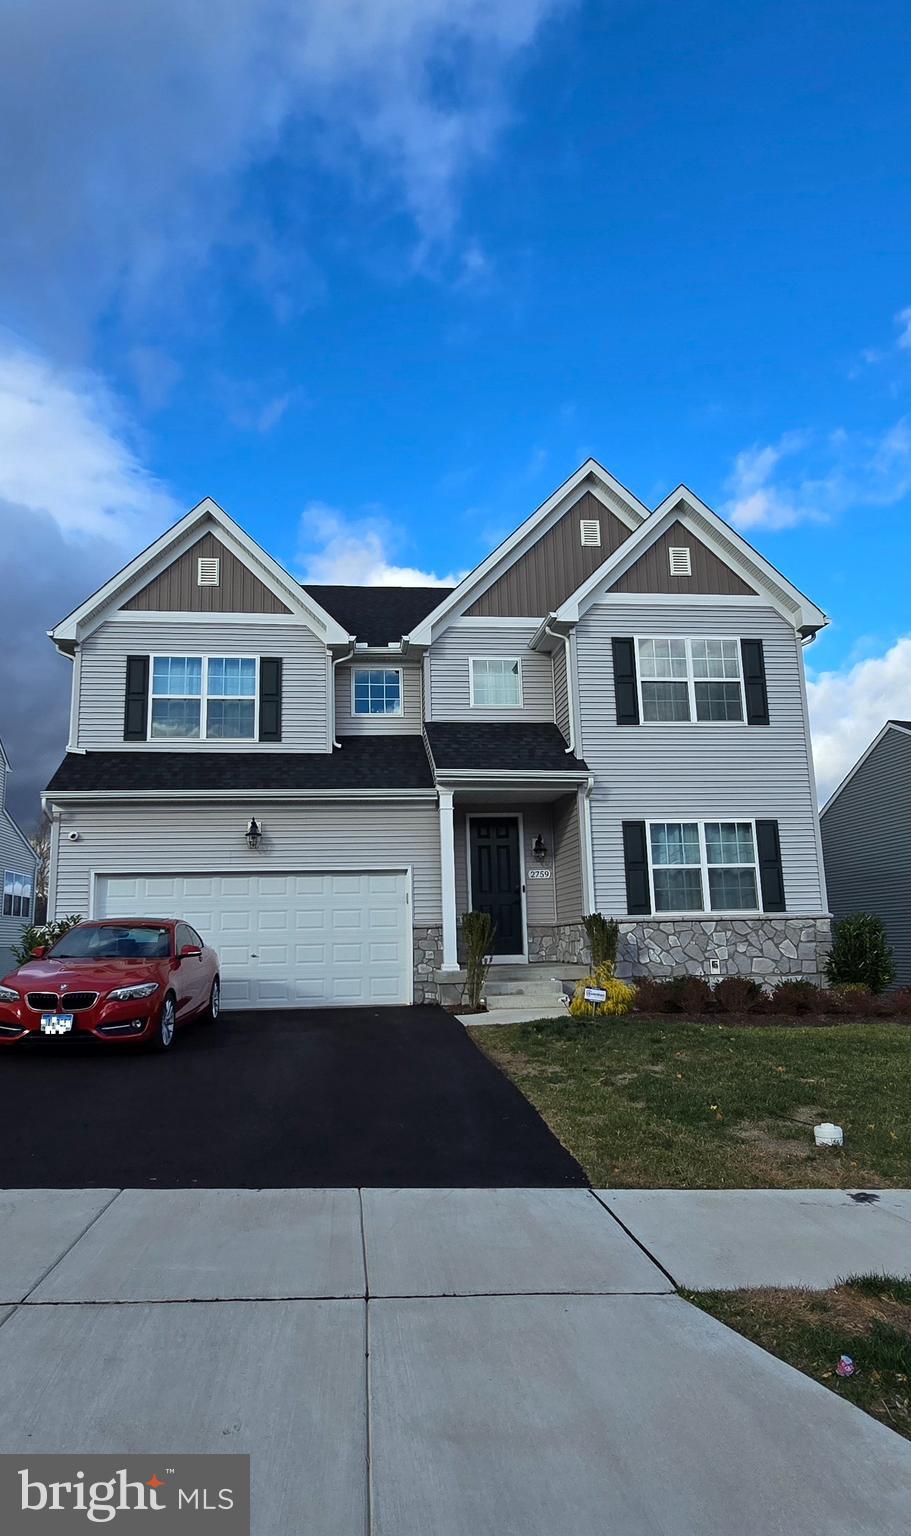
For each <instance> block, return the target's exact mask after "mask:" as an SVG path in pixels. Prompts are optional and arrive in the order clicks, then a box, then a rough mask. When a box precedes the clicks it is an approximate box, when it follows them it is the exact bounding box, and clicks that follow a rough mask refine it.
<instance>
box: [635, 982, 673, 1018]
mask: <svg viewBox="0 0 911 1536" xmlns="http://www.w3.org/2000/svg"><path fill="white" fill-rule="evenodd" d="M673 985H674V983H673V982H672V981H653V980H652V978H651V977H650V976H642V977H640V978H638V979H637V981H636V1012H637V1013H670V1012H671V1011H672V1009H673V1002H672V999H671V989H672V987H673Z"/></svg>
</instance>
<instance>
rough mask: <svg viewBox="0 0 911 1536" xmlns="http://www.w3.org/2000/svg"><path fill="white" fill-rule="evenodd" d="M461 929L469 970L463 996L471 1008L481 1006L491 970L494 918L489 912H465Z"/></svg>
mask: <svg viewBox="0 0 911 1536" xmlns="http://www.w3.org/2000/svg"><path fill="white" fill-rule="evenodd" d="M461 931H462V943H463V944H464V946H465V970H466V972H467V975H466V977H465V985H464V987H463V988H462V996H463V998H465V1000H466V1002H467V1003H468V1006H469V1008H480V1006H481V996H482V993H483V991H484V983H485V981H486V980H487V972H488V971H489V970H490V961H491V950H492V949H493V936H494V931H495V925H494V920H493V918H492V917H491V915H490V913H489V912H463V913H462V921H461Z"/></svg>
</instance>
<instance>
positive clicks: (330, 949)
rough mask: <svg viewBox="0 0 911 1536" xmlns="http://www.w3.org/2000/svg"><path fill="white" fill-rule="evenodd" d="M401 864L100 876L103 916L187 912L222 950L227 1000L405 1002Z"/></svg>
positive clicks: (407, 978) (407, 981) (406, 940)
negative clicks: (345, 868)
mask: <svg viewBox="0 0 911 1536" xmlns="http://www.w3.org/2000/svg"><path fill="white" fill-rule="evenodd" d="M407 881H408V877H407V875H406V874H405V873H404V871H398V870H389V871H379V872H377V871H374V872H367V871H364V872H359V871H354V872H351V873H349V872H348V871H344V872H342V871H335V872H331V871H326V872H321V873H317V874H296V875H292V874H288V875H131V876H124V875H98V876H97V877H96V890H95V908H94V910H95V913H96V914H97V915H98V916H99V917H182V918H185V919H186V921H187V922H188V923H192V925H193V927H194V928H196V929H197V930H198V932H199V933H200V934H202V937H203V938H204V939H205V940H206V942H207V943H209V944H211V945H212V946H213V947H214V948H215V949H217V950H218V953H219V955H220V957H221V977H222V1001H223V1003H224V1005H225V1007H228V1008H231V1007H233V1008H287V1007H293V1006H294V1005H296V1004H300V1005H301V1006H310V1005H314V1004H317V1005H319V1004H323V1005H332V1006H336V1007H342V1006H344V1005H346V1004H348V1005H355V1004H358V1003H365V1004H370V1003H407V1002H409V1001H410V998H411V923H410V915H409V907H408V897H407Z"/></svg>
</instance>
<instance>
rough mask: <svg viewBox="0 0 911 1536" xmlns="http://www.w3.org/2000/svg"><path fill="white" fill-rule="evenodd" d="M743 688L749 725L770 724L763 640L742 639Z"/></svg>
mask: <svg viewBox="0 0 911 1536" xmlns="http://www.w3.org/2000/svg"><path fill="white" fill-rule="evenodd" d="M740 656H741V660H742V661H743V688H744V692H745V694H746V700H747V725H768V723H769V695H768V691H767V689H766V683H765V656H764V654H763V650H762V641H761V640H741V642H740Z"/></svg>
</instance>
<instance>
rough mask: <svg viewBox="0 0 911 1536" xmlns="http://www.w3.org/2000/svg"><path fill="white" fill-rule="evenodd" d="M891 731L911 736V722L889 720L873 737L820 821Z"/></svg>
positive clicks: (836, 790) (824, 809) (834, 792)
mask: <svg viewBox="0 0 911 1536" xmlns="http://www.w3.org/2000/svg"><path fill="white" fill-rule="evenodd" d="M889 731H899V732H900V733H901V734H902V735H903V736H911V720H887V721H886V723H885V725H884V726H883V728H882V730H881V731H878V732H877V734H876V735H875V736H874V737H873V740H872V741H871V742H870V745H869V746H868V748H867V750H866V752H862V753H861V755H860V757H859V758H858V759H857V762H856V763H855V764H854V767H853V768H850V769H849V770H848V772H847V773H846V774H845V776H844V778H843V779H842V781H841V783H840V784H839V785H838V786H837V788H836V789H833V791H832V793H831V795H830V796H829V798H828V800H827V801H826V803H825V805H824V806H823V808H822V810H821V811H820V813H819V815H820V820H821V819H822V817H823V816H825V814H826V812H827V811H830V810H831V809H832V806H833V805H834V804H835V802H836V800H837V799H838V797H839V795H840V794H841V792H842V790H843V789H847V787H848V785H849V784H850V782H851V780H852V779H853V777H854V775H855V773H857V772H858V771H859V769H861V768H862V767H863V765H864V763H865V762H866V761H867V758H868V757H869V756H870V754H871V752H873V751H875V749H876V748H877V747H878V746H879V744H880V742H881V741H882V739H883V737H884V736H886V735H888V733H889Z"/></svg>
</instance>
